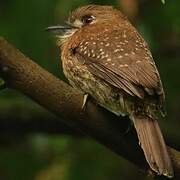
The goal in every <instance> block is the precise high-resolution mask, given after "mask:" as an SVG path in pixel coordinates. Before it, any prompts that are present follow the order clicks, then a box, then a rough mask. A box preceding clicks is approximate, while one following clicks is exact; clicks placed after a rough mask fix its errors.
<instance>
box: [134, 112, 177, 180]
mask: <svg viewBox="0 0 180 180" xmlns="http://www.w3.org/2000/svg"><path fill="white" fill-rule="evenodd" d="M132 119H133V122H134V126H135V129H136V131H137V135H138V138H139V143H140V146H141V148H142V149H143V151H144V155H145V157H146V160H147V162H148V163H149V166H150V167H151V169H152V170H153V171H155V172H156V173H158V175H164V176H167V177H169V178H172V177H173V176H174V173H173V167H172V164H171V159H170V157H169V154H168V151H167V147H166V144H165V142H164V138H163V136H162V133H161V130H160V127H159V125H158V122H157V120H154V119H151V118H150V117H148V116H145V115H141V116H139V115H134V116H133V118H132Z"/></svg>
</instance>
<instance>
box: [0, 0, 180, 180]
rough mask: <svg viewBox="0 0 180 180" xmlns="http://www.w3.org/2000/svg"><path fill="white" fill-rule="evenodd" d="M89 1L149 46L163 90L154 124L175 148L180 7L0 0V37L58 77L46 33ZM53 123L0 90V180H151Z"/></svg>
mask: <svg viewBox="0 0 180 180" xmlns="http://www.w3.org/2000/svg"><path fill="white" fill-rule="evenodd" d="M89 3H98V4H109V5H113V6H115V7H117V8H119V9H121V10H122V11H123V12H124V13H125V14H126V15H127V16H128V17H129V19H130V20H131V22H132V23H133V24H134V25H135V26H136V27H137V28H138V30H139V31H140V32H141V34H142V35H143V37H144V38H145V40H146V41H147V42H148V44H149V46H150V49H151V51H152V54H153V56H154V59H155V61H156V64H157V66H158V69H159V71H160V74H161V78H162V81H163V85H164V89H165V92H166V106H167V113H168V115H167V117H166V118H165V119H164V120H160V125H161V127H162V130H163V133H164V135H165V137H166V136H168V142H167V143H168V144H173V145H174V147H175V148H176V149H179V150H180V141H179V138H180V123H179V119H180V1H179V0H166V3H165V4H163V3H162V2H161V1H160V0H119V1H118V0H97V1H93V0H77V1H72V0H29V1H25V0H24V1H23V0H0V36H4V37H5V38H6V39H7V40H8V41H9V42H11V43H12V44H14V45H15V46H16V47H17V48H19V49H20V50H21V51H22V52H23V53H25V54H26V55H27V56H29V57H30V58H32V59H34V61H36V62H37V63H38V64H39V65H41V66H42V67H44V68H46V69H47V70H48V71H50V72H52V73H53V74H55V75H56V76H58V77H59V78H61V79H63V78H64V76H63V74H62V69H61V68H60V58H59V54H58V49H57V47H56V46H55V41H54V39H53V38H52V36H51V35H50V34H48V33H47V32H45V31H44V29H45V27H47V26H49V25H54V24H60V23H63V20H64V19H65V18H66V17H67V16H68V14H69V11H71V10H73V9H74V8H76V7H79V6H81V5H85V4H89ZM57 125H58V123H57V119H56V118H55V117H54V116H53V115H51V114H50V113H49V112H47V111H46V110H44V109H43V108H42V107H40V106H39V105H37V104H35V103H34V102H32V101H31V100H30V99H28V98H27V97H25V96H23V95H22V94H20V93H19V92H16V91H14V90H3V91H1V92H0V180H1V179H2V180H32V179H35V180H84V179H86V180H91V179H93V180H119V179H132V180H133V179H150V178H147V177H145V176H144V175H143V174H141V172H139V170H138V169H137V168H136V167H135V166H134V165H132V164H130V163H129V162H127V161H126V160H124V159H123V158H121V157H118V156H117V155H115V154H113V153H112V152H110V151H109V150H108V149H106V148H104V147H103V146H101V145H99V144H97V143H96V142H94V141H93V140H91V139H89V138H86V137H83V136H81V135H77V134H74V133H73V132H71V130H68V129H67V128H65V127H63V126H62V127H61V128H59V129H58V128H57Z"/></svg>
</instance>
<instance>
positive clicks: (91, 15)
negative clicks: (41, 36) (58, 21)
mask: <svg viewBox="0 0 180 180" xmlns="http://www.w3.org/2000/svg"><path fill="white" fill-rule="evenodd" d="M120 19H122V20H123V19H126V18H125V17H124V15H123V14H122V13H121V12H120V11H118V10H116V9H114V8H113V7H112V6H101V5H87V6H83V7H80V8H77V9H76V10H74V11H73V12H72V13H71V14H70V15H69V18H68V20H67V21H66V23H65V25H63V26H61V25H57V26H50V27H48V28H47V29H46V30H47V31H52V32H54V33H55V36H56V37H57V39H58V44H60V45H61V44H63V43H64V42H66V41H67V40H68V39H69V37H71V36H72V35H73V34H74V33H76V32H77V31H78V30H80V29H82V28H88V27H90V26H92V25H96V24H103V23H106V24H111V23H115V22H116V21H120Z"/></svg>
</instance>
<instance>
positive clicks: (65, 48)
mask: <svg viewBox="0 0 180 180" xmlns="http://www.w3.org/2000/svg"><path fill="white" fill-rule="evenodd" d="M47 30H48V31H52V32H53V33H55V36H56V40H57V46H58V47H59V49H60V51H61V61H62V68H63V72H64V74H65V76H66V78H67V79H68V81H69V83H70V85H71V86H73V87H74V88H76V89H78V90H80V91H82V92H83V93H84V102H83V105H84V104H85V103H86V100H87V96H90V97H92V98H93V99H94V100H95V101H96V102H97V104H99V105H100V106H102V107H103V108H105V109H107V110H108V111H110V112H112V113H114V114H116V115H117V116H128V117H129V118H130V119H131V121H132V122H133V124H134V127H135V129H136V132H137V137H138V139H139V144H140V146H141V148H142V150H143V152H144V156H145V158H146V161H147V163H148V164H149V166H150V168H151V170H153V171H154V172H156V174H157V175H164V176H166V177H169V178H172V177H173V176H174V173H173V167H172V162H171V159H170V156H169V154H168V150H167V146H166V144H165V141H164V138H163V135H162V132H161V130H160V127H159V125H158V118H159V114H161V115H163V114H164V103H165V93H164V90H163V86H162V82H161V78H160V75H159V72H158V70H157V67H156V65H155V62H154V60H153V57H152V54H151V52H150V50H149V47H148V44H147V43H146V41H145V40H144V39H143V37H142V36H141V35H140V34H139V33H138V31H137V30H136V28H135V27H134V26H133V25H132V24H131V23H130V21H129V20H128V18H127V17H126V16H125V15H124V14H123V13H122V12H121V11H120V10H118V9H115V8H114V7H112V6H108V5H95V4H90V5H85V6H82V7H78V8H77V9H75V10H74V11H72V12H71V13H70V15H69V17H68V19H67V21H66V22H65V25H63V26H62V25H56V26H50V27H48V28H47Z"/></svg>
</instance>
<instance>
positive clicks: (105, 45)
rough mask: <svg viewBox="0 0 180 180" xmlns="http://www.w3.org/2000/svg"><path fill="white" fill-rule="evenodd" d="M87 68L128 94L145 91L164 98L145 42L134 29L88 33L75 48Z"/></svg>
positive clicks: (133, 94) (135, 94)
mask: <svg viewBox="0 0 180 180" xmlns="http://www.w3.org/2000/svg"><path fill="white" fill-rule="evenodd" d="M75 53H76V55H77V57H78V58H79V59H80V60H81V61H83V63H85V65H86V66H87V67H88V69H89V71H90V72H91V73H92V74H94V75H95V76H97V77H99V78H101V79H103V80H104V81H106V82H107V83H109V84H111V85H113V86H115V87H117V88H119V89H121V90H123V91H125V92H126V93H128V94H129V95H131V96H137V97H139V98H141V99H142V98H144V95H145V93H147V94H149V95H151V96H152V95H158V96H159V97H161V99H163V100H162V101H164V92H163V88H162V84H161V80H160V77H159V73H158V71H157V68H156V66H155V63H154V61H153V59H152V56H151V53H150V51H149V50H148V47H147V44H146V43H145V42H144V40H143V39H142V38H141V36H140V35H139V34H138V33H137V32H136V31H135V30H134V29H133V30H131V31H129V30H128V29H123V30H119V29H117V30H113V31H111V32H109V31H105V32H103V33H101V34H100V33H99V34H97V35H96V36H94V37H90V38H89V37H88V33H87V37H86V38H85V39H84V41H83V42H81V43H80V45H79V47H78V48H76V51H75Z"/></svg>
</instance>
